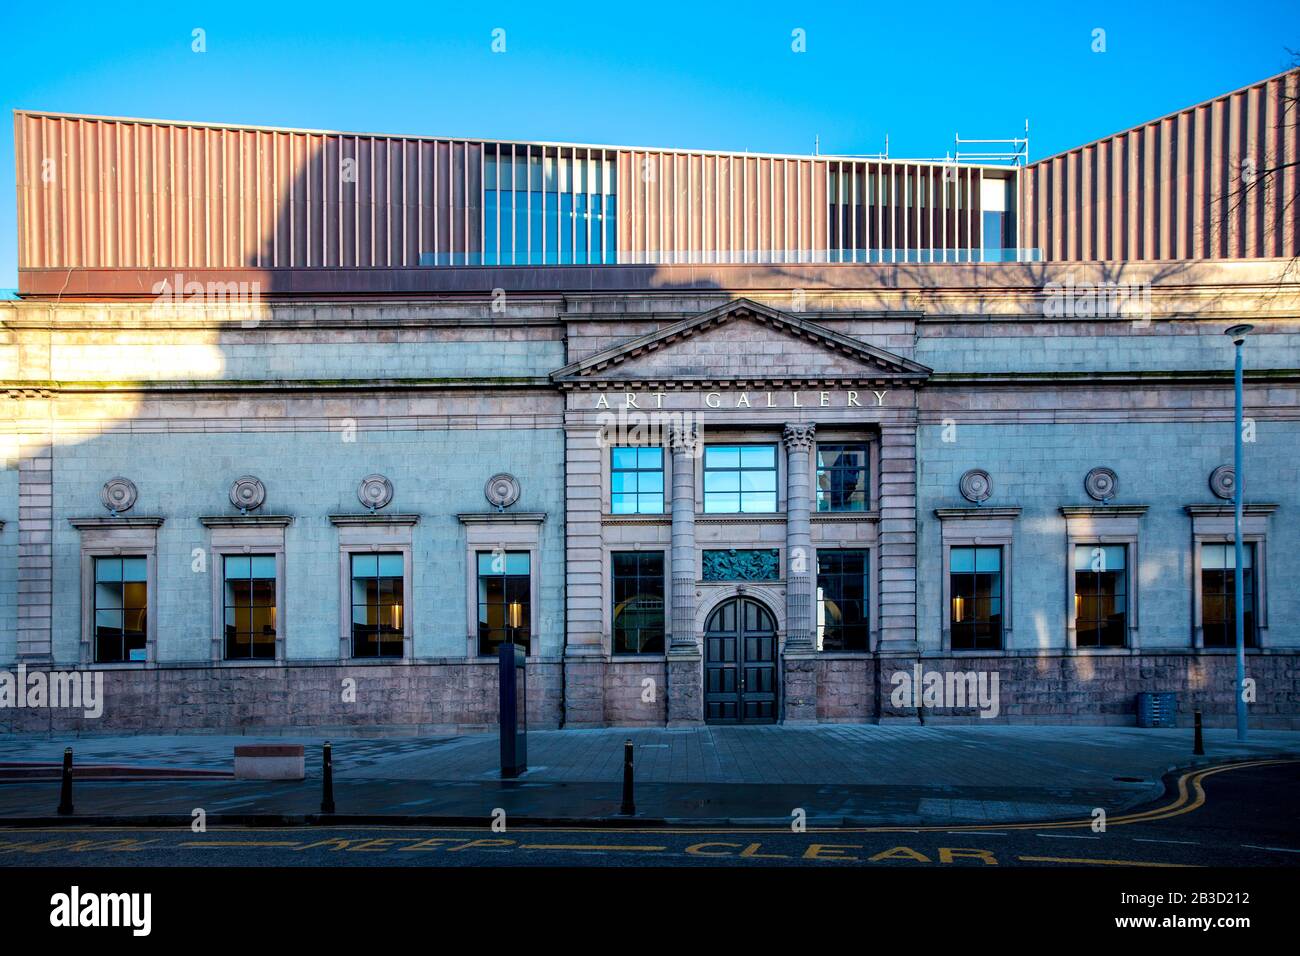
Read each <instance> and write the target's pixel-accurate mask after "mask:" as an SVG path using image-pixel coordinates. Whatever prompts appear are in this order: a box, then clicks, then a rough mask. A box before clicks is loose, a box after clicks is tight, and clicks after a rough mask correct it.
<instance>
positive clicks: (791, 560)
mask: <svg viewBox="0 0 1300 956" xmlns="http://www.w3.org/2000/svg"><path fill="white" fill-rule="evenodd" d="M816 433H817V426H816V425H815V424H813V423H811V422H809V423H807V424H799V423H792V424H788V425H786V426H785V433H784V435H783V436H782V437H783V440H784V442H785V451H786V469H785V514H786V519H785V521H786V523H785V560H786V574H785V652H784V655H783V684H784V687H783V692H784V697H785V708H784V709H785V720H786V722H787V723H797V722H804V721H807V722H811V721H815V720H816V719H817V673H816V668H817V660H816V653H817V652H816V646H815V643H814V641H813V606H812V605H813V581H814V577H815V575H816V573H817V569H816V566H815V563H814V561H813V547H812V488H811V473H812V466H811V463H810V462H809V455H810V453H811V451H812V445H813V436H814V435H815V434H816Z"/></svg>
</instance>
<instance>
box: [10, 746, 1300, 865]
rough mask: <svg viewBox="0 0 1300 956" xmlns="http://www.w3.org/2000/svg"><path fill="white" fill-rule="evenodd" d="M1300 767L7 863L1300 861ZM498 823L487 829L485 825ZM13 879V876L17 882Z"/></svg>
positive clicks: (70, 849)
mask: <svg viewBox="0 0 1300 956" xmlns="http://www.w3.org/2000/svg"><path fill="white" fill-rule="evenodd" d="M1298 793H1300V761H1287V762H1261V763H1256V764H1249V765H1237V766H1233V765H1228V766H1224V767H1217V768H1209V769H1206V770H1200V771H1196V772H1194V773H1188V774H1185V775H1183V776H1182V777H1181V779H1180V780H1179V792H1178V793H1177V794H1176V795H1174V796H1165V797H1163V798H1162V799H1160V800H1158V801H1156V802H1154V803H1152V804H1151V805H1149V806H1147V807H1140V808H1137V809H1136V810H1133V811H1129V812H1127V813H1125V814H1123V815H1121V816H1114V817H1112V818H1111V819H1109V820H1107V821H1106V826H1105V830H1104V831H1098V830H1097V829H1095V826H1096V825H1095V824H1094V823H1093V821H1090V820H1079V819H1075V820H1062V821H1058V822H1053V823H1039V824H1027V825H1002V826H998V825H988V826H961V827H954V828H951V829H920V830H917V829H901V828H900V829H889V828H880V827H876V828H859V829H847V828H845V829H834V830H817V829H809V830H808V831H806V832H800V833H796V832H792V831H790V830H774V829H735V828H723V829H707V830H705V829H657V828H656V829H617V830H608V829H554V828H547V829H527V828H522V827H519V828H515V827H510V826H509V825H508V821H506V827H505V829H504V830H501V831H494V830H492V829H491V828H489V827H488V826H486V825H485V826H484V827H483V828H482V829H438V828H400V827H375V826H365V827H300V828H292V829H279V830H271V829H261V828H258V829H245V828H220V829H217V828H210V829H208V830H207V831H206V832H202V833H196V832H192V831H190V830H178V829H130V828H128V829H106V828H78V827H60V828H54V829H42V830H35V829H20V828H14V829H3V830H0V867H32V866H36V867H42V866H72V867H87V866H90V867H99V866H108V867H112V866H311V867H321V866H442V867H463V866H585V867H593V866H594V867H601V866H615V867H637V866H657V867H662V866H694V867H770V866H790V865H802V866H809V867H822V868H835V867H856V866H868V867H876V866H901V867H977V868H978V867H990V866H998V867H1008V866H1046V867H1051V866H1090V867H1112V866H1140V867H1180V866H1297V865H1300V815H1297V813H1296V811H1295V806H1296V797H1297V794H1298ZM485 823H486V821H485ZM11 875H12V874H11Z"/></svg>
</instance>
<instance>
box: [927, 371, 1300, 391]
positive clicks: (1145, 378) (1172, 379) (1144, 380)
mask: <svg viewBox="0 0 1300 956" xmlns="http://www.w3.org/2000/svg"><path fill="white" fill-rule="evenodd" d="M1245 381H1246V382H1247V383H1251V382H1269V383H1279V384H1296V383H1300V369H1295V368H1279V369H1249V370H1247V371H1246V373H1245ZM1163 383H1170V384H1175V385H1231V384H1232V369H1230V368H1229V369H1189V370H1183V369H1167V370H1164V369H1162V370H1154V371H1153V370H1134V371H1122V372H1073V371H1061V372H935V373H934V374H933V375H931V376H930V378H929V379H928V380H927V381H926V383H925V384H926V385H929V386H949V385H965V386H979V387H981V388H982V387H985V386H990V385H1013V386H1019V385H1060V384H1071V385H1075V384H1084V385H1138V384H1163Z"/></svg>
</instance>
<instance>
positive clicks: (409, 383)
mask: <svg viewBox="0 0 1300 956" xmlns="http://www.w3.org/2000/svg"><path fill="white" fill-rule="evenodd" d="M485 389H528V390H534V389H541V390H545V391H547V392H554V391H555V386H554V385H553V384H552V383H551V381H550V379H549V378H547V377H545V376H535V375H518V376H508V375H503V376H494V377H491V378H468V377H467V378H404V379H395V378H387V379H386V378H367V379H360V378H358V379H298V380H290V379H245V380H234V379H231V380H226V381H222V380H214V379H169V380H166V381H161V380H160V381H156V382H155V381H144V380H135V381H130V380H128V381H113V382H108V381H101V382H90V381H82V382H64V381H30V382H24V381H7V382H6V381H0V390H4V391H6V392H10V393H12V392H22V393H24V394H26V393H28V392H32V393H36V392H41V393H44V397H48V394H49V393H52V392H64V393H68V394H78V393H87V394H98V393H105V392H107V393H135V392H236V393H238V392H327V391H361V392H374V391H393V390H447V391H481V390H485ZM10 397H18V396H12V395H11V396H10Z"/></svg>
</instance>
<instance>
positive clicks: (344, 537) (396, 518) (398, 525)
mask: <svg viewBox="0 0 1300 956" xmlns="http://www.w3.org/2000/svg"><path fill="white" fill-rule="evenodd" d="M329 518H330V524H332V525H334V526H335V527H336V528H338V534H339V592H338V593H339V660H340V661H346V662H347V663H348V664H349V666H350V665H352V664H358V665H360V666H363V667H364V666H369V665H372V664H374V665H383V664H388V665H390V666H391V665H393V664H400V663H409V662H410V661H411V659H412V645H413V638H414V633H415V632H414V629H413V628H414V624H413V622H414V621H415V605H414V602H413V601H412V596H413V595H414V593H415V586H414V580H415V568H414V566H413V564H412V561H411V557H412V553H413V551H414V549H413V548H412V537H413V529H414V527H415V525H416V524H418V523H419V521H420V516H419V515H412V514H382V513H380V512H374V513H367V514H350V515H330V516H329ZM354 554H400V555H401V556H402V656H401V657H353V656H352V555H354Z"/></svg>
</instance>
